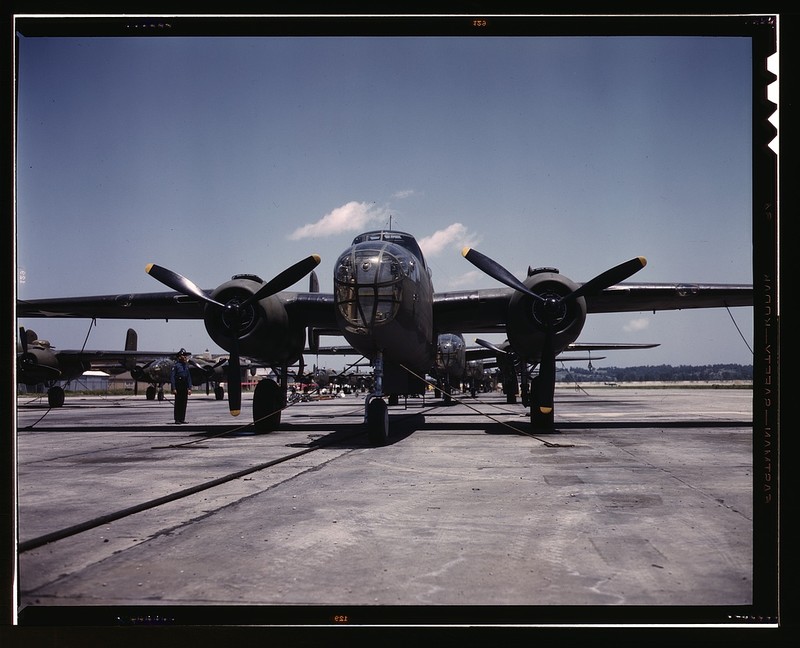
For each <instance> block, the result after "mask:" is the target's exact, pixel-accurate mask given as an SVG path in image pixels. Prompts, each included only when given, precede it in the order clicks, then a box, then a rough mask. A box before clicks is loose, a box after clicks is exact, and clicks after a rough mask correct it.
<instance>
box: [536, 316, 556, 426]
mask: <svg viewBox="0 0 800 648" xmlns="http://www.w3.org/2000/svg"><path fill="white" fill-rule="evenodd" d="M537 382H538V384H537V387H536V389H537V390H538V391H537V399H536V400H537V403H538V405H539V411H540V412H541V413H542V414H549V413H550V412H552V411H553V400H554V399H555V390H556V354H555V352H554V350H553V333H552V331H550V330H549V329H548V331H547V332H546V333H545V337H544V344H543V345H542V358H541V360H540V361H539V380H538V381H537Z"/></svg>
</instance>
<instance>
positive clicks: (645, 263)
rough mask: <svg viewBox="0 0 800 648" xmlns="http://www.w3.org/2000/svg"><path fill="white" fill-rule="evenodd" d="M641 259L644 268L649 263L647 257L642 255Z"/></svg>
mask: <svg viewBox="0 0 800 648" xmlns="http://www.w3.org/2000/svg"><path fill="white" fill-rule="evenodd" d="M639 261H640V262H641V264H642V267H643V268H644V267H645V266H646V265H647V259H645V258H644V257H642V256H640V257H639Z"/></svg>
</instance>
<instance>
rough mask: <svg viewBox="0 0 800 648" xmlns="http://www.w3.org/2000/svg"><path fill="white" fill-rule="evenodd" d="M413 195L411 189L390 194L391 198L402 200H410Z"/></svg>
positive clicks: (413, 192)
mask: <svg viewBox="0 0 800 648" xmlns="http://www.w3.org/2000/svg"><path fill="white" fill-rule="evenodd" d="M414 194H415V191H414V190H413V189H402V190H401V191H395V192H394V193H393V194H392V198H393V199H400V200H402V199H403V198H410V197H411V196H413V195H414Z"/></svg>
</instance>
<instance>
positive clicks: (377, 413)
mask: <svg viewBox="0 0 800 648" xmlns="http://www.w3.org/2000/svg"><path fill="white" fill-rule="evenodd" d="M367 434H368V435H369V442H370V443H371V444H372V445H375V446H379V445H384V444H385V443H386V442H387V441H388V440H389V407H388V406H387V405H386V401H384V400H383V399H382V398H375V399H373V400H371V401H370V402H369V405H367Z"/></svg>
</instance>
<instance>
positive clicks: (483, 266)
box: [461, 247, 544, 301]
mask: <svg viewBox="0 0 800 648" xmlns="http://www.w3.org/2000/svg"><path fill="white" fill-rule="evenodd" d="M461 254H462V256H463V257H464V258H465V259H466V260H467V261H469V262H470V263H471V264H472V265H474V266H475V267H476V268H478V269H479V270H481V271H483V272H485V273H486V274H487V275H489V276H490V277H492V279H495V280H497V281H499V282H500V283H502V284H505V285H506V286H508V287H509V288H513V289H514V290H517V291H519V292H521V293H525V294H526V295H530V296H531V297H533V298H534V299H538V300H540V301H544V300H543V299H542V297H540V296H539V295H537V294H536V293H535V292H532V291H530V290H529V289H528V288H527V287H526V286H525V284H524V283H522V282H521V281H520V280H519V279H517V278H516V277H515V276H514V275H513V274H511V273H510V272H509V271H508V270H506V269H505V268H504V267H503V266H501V265H500V264H499V263H497V261H494V260H492V259H490V258H489V257H487V256H486V255H485V254H481V253H480V252H478V251H477V250H474V249H472V248H469V247H465V248H464V249H463V250H461Z"/></svg>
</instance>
